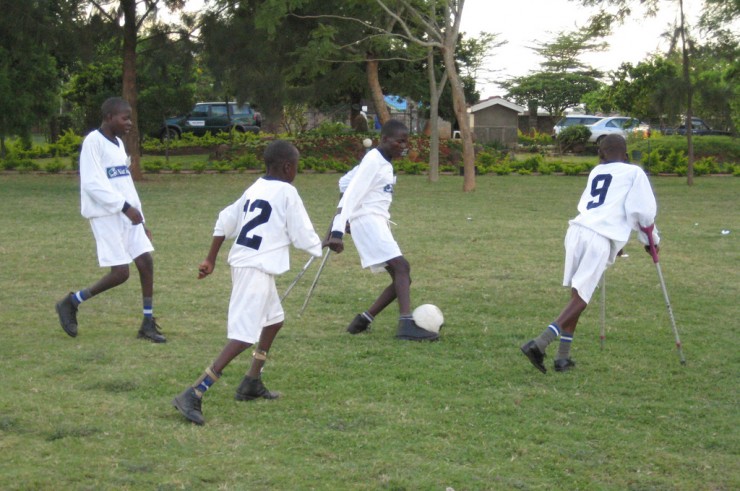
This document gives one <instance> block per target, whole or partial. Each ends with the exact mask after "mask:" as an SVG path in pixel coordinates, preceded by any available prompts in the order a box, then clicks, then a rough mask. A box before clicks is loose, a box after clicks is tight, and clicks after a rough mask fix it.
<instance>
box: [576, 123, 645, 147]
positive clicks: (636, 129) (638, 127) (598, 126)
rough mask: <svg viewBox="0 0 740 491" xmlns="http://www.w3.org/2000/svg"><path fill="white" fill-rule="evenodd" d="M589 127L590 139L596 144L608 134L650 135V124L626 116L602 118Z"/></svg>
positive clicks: (625, 135)
mask: <svg viewBox="0 0 740 491" xmlns="http://www.w3.org/2000/svg"><path fill="white" fill-rule="evenodd" d="M587 128H588V129H589V130H591V136H590V137H589V139H588V141H590V142H592V143H596V144H598V143H601V139H602V138H604V137H605V136H606V135H613V134H617V135H622V136H623V137H625V138H627V136H629V134H630V133H632V134H643V135H646V136H650V126H649V125H647V124H645V123H643V122H642V121H640V120H639V119H635V118H628V117H625V116H612V117H609V118H602V119H600V120H598V121H597V122H595V123H593V124H591V125H588V126H587Z"/></svg>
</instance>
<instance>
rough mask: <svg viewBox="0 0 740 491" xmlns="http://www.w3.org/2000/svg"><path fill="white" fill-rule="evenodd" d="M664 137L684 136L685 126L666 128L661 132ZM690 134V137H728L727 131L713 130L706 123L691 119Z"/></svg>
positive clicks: (698, 119)
mask: <svg viewBox="0 0 740 491" xmlns="http://www.w3.org/2000/svg"><path fill="white" fill-rule="evenodd" d="M663 134H664V135H685V134H686V124H682V125H679V126H678V127H676V128H666V129H665V130H663ZM691 134H692V135H725V136H729V135H730V132H729V131H722V130H715V129H712V128H710V127H709V125H708V124H707V123H705V122H704V120H703V119H701V118H696V117H692V118H691Z"/></svg>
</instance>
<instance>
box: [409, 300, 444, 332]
mask: <svg viewBox="0 0 740 491" xmlns="http://www.w3.org/2000/svg"><path fill="white" fill-rule="evenodd" d="M411 315H412V316H413V318H414V322H415V323H416V325H417V326H419V327H421V328H422V329H426V330H427V331H430V332H439V330H440V329H441V328H442V324H444V323H445V318H444V315H442V311H441V310H439V307H437V306H436V305H432V304H430V303H425V304H424V305H419V306H418V307H416V308H415V309H414V312H413V314H411Z"/></svg>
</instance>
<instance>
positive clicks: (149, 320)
mask: <svg viewBox="0 0 740 491" xmlns="http://www.w3.org/2000/svg"><path fill="white" fill-rule="evenodd" d="M159 329H160V327H159V326H158V325H157V320H156V319H155V318H154V317H144V320H143V321H141V327H140V328H139V334H138V335H137V336H136V337H137V338H140V339H148V340H149V341H151V342H152V343H166V342H167V338H165V337H164V336H162V332H161V331H160V330H159Z"/></svg>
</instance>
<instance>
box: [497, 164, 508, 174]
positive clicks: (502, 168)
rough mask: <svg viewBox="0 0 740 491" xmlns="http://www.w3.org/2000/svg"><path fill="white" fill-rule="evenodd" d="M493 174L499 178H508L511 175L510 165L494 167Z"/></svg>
mask: <svg viewBox="0 0 740 491" xmlns="http://www.w3.org/2000/svg"><path fill="white" fill-rule="evenodd" d="M493 172H495V173H496V175H497V176H508V175H509V174H511V167H509V165H508V164H497V165H495V166H494V167H493Z"/></svg>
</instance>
